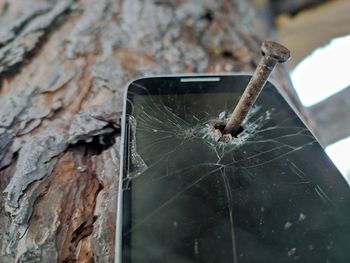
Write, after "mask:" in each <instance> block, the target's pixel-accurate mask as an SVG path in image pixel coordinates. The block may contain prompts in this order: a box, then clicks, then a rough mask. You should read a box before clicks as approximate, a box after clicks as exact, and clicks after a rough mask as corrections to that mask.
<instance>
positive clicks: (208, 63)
mask: <svg viewBox="0 0 350 263" xmlns="http://www.w3.org/2000/svg"><path fill="white" fill-rule="evenodd" d="M258 2H260V1H256V0H255V1H253V0H251V1H245V0H244V1H243V0H241V1H240V0H220V1H218V0H205V1H202V0H191V1H182V0H176V1H175V0H152V1H151V0H149V1H148V0H147V1H142V0H119V1H117V0H99V1H96V0H80V1H74V0H57V1H53V0H40V1H37V0H17V1H12V0H0V15H1V16H0V24H1V28H0V74H1V89H0V94H1V95H0V96H1V97H0V167H1V168H0V191H1V192H2V197H1V199H0V201H1V211H0V261H1V262H55V261H58V262H62V261H63V262H71V261H74V262H75V261H78V262H112V261H113V259H114V243H115V218H116V207H117V189H118V174H119V145H120V115H121V110H122V96H123V92H124V87H125V85H126V84H127V83H128V82H129V81H130V80H132V79H134V78H137V77H141V76H144V75H150V74H173V73H189V72H202V73H203V72H242V71H243V72H249V71H252V70H253V69H254V68H255V66H256V63H257V61H258V59H259V57H260V43H261V41H262V40H264V39H267V38H269V30H270V29H269V26H268V25H270V21H268V19H266V18H267V17H268V13H265V11H266V10H265V8H261V5H259V4H258ZM255 3H256V4H255ZM258 6H260V7H258ZM275 77H276V78H277V79H278V80H279V81H278V84H279V87H280V88H281V91H282V92H283V93H284V94H285V95H288V94H289V95H291V94H292V92H293V91H292V89H290V84H289V79H288V77H287V74H286V72H285V71H284V69H283V68H281V67H280V68H279V69H278V70H277V72H276V74H275ZM290 97H293V96H290ZM294 102H296V104H295V105H297V101H294Z"/></svg>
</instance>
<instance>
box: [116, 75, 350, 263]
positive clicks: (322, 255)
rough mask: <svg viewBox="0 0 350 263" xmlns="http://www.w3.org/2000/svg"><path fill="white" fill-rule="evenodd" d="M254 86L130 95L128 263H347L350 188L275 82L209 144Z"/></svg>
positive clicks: (143, 90) (171, 85)
mask: <svg viewBox="0 0 350 263" xmlns="http://www.w3.org/2000/svg"><path fill="white" fill-rule="evenodd" d="M248 80H249V77H247V76H231V77H229V76H226V77H222V81H221V82H219V83H210V82H208V83H201V84H196V83H191V84H190V83H188V84H186V83H180V81H179V79H178V78H167V79H165V80H162V82H161V83H162V84H161V83H160V82H159V83H156V84H155V85H159V88H158V89H155V88H154V89H153V91H152V92H149V91H148V90H147V87H149V85H151V84H150V83H143V82H142V81H140V82H139V83H136V84H135V85H134V86H133V87H132V88H131V89H130V90H129V93H130V94H129V96H128V100H129V103H128V109H127V112H128V126H127V127H128V128H127V136H126V140H127V144H128V147H127V156H128V158H126V159H125V160H126V172H125V176H124V184H123V187H124V189H123V202H124V204H123V205H124V207H123V237H122V238H123V248H122V254H123V262H124V263H129V262H132V263H139V262H163V263H175V262H183V263H186V262H208V263H215V262H217V263H219V262H220V263H225V262H350V249H349V246H350V191H349V186H348V184H347V183H346V182H345V180H344V179H343V177H342V175H341V174H340V173H339V172H338V171H337V170H336V168H335V167H334V165H333V164H332V163H331V161H330V160H329V159H328V157H327V156H326V155H325V153H324V151H323V150H322V148H321V147H320V145H319V144H318V142H317V141H316V140H315V138H314V137H313V136H312V135H311V134H310V132H309V130H308V129H307V128H306V127H305V126H304V124H303V123H302V122H301V121H300V120H299V118H298V117H297V116H296V115H295V113H294V112H293V111H292V110H291V108H290V107H289V106H288V104H287V103H286V102H285V101H284V99H283V98H282V97H281V96H280V95H279V93H278V92H277V91H276V90H275V88H274V87H273V86H272V85H271V84H268V85H267V86H266V87H265V88H264V90H263V92H262V94H261V95H260V97H259V99H258V101H257V103H256V106H255V107H254V108H253V109H252V110H251V112H250V113H249V116H248V117H247V120H246V122H245V124H244V131H243V132H242V133H241V134H239V135H238V136H237V138H233V140H231V141H230V142H228V143H224V142H217V140H216V139H215V138H214V136H213V134H212V130H211V126H210V125H209V122H210V120H215V119H221V120H225V119H226V118H227V115H228V112H230V111H231V110H232V108H233V106H234V105H235V104H236V102H237V101H238V98H239V96H240V95H241V94H242V91H243V89H244V87H245V86H246V84H247V82H248Z"/></svg>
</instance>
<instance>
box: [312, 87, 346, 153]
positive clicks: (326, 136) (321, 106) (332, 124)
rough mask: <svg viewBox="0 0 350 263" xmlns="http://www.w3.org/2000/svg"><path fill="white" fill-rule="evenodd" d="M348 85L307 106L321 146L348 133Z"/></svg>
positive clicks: (343, 137) (335, 140) (342, 137)
mask: <svg viewBox="0 0 350 263" xmlns="http://www.w3.org/2000/svg"><path fill="white" fill-rule="evenodd" d="M349 98H350V87H347V88H346V89H344V90H342V91H340V92H338V93H336V94H335V95H333V96H331V97H329V98H327V99H325V100H324V101H322V102H320V103H318V104H316V105H314V106H312V107H310V108H307V111H308V113H309V116H311V117H310V121H312V123H313V126H314V127H315V129H314V130H315V135H316V136H317V138H318V139H319V141H320V143H321V144H322V145H323V146H325V147H326V146H327V145H330V144H332V143H335V142H337V141H340V140H342V139H345V138H347V137H348V136H349V134H350V125H349V123H350V113H349V109H350V100H349Z"/></svg>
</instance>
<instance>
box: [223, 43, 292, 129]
mask: <svg viewBox="0 0 350 263" xmlns="http://www.w3.org/2000/svg"><path fill="white" fill-rule="evenodd" d="M261 52H262V55H263V56H262V58H261V60H260V62H259V64H258V67H257V68H256V70H255V72H254V74H253V76H252V78H251V79H250V81H249V83H248V85H247V87H246V89H245V91H244V93H243V95H242V97H241V98H240V100H239V102H238V104H237V106H236V107H235V109H234V111H233V113H232V114H231V117H230V119H229V121H228V122H227V124H226V126H225V128H224V130H223V134H232V135H234V134H235V133H236V132H237V130H238V129H239V128H240V127H241V125H242V123H243V121H244V119H245V117H246V116H247V114H248V112H249V110H250V109H251V107H252V106H253V105H254V103H255V101H256V99H257V98H258V96H259V94H260V92H261V90H262V88H263V87H264V86H265V84H266V81H267V79H268V77H269V76H270V74H271V72H272V70H273V69H274V68H275V66H276V64H277V63H283V62H286V61H287V60H288V59H289V58H290V51H289V50H288V49H287V48H286V47H284V46H282V45H281V44H278V43H276V42H273V41H264V42H263V43H262V46H261Z"/></svg>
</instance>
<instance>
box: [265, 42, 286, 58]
mask: <svg viewBox="0 0 350 263" xmlns="http://www.w3.org/2000/svg"><path fill="white" fill-rule="evenodd" d="M261 51H262V53H263V55H264V56H269V57H272V58H274V59H276V60H278V62H279V63H283V62H286V61H287V60H288V59H289V58H290V51H289V49H288V48H286V47H284V46H282V45H281V44H278V43H276V42H273V41H264V42H263V43H262V46H261Z"/></svg>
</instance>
